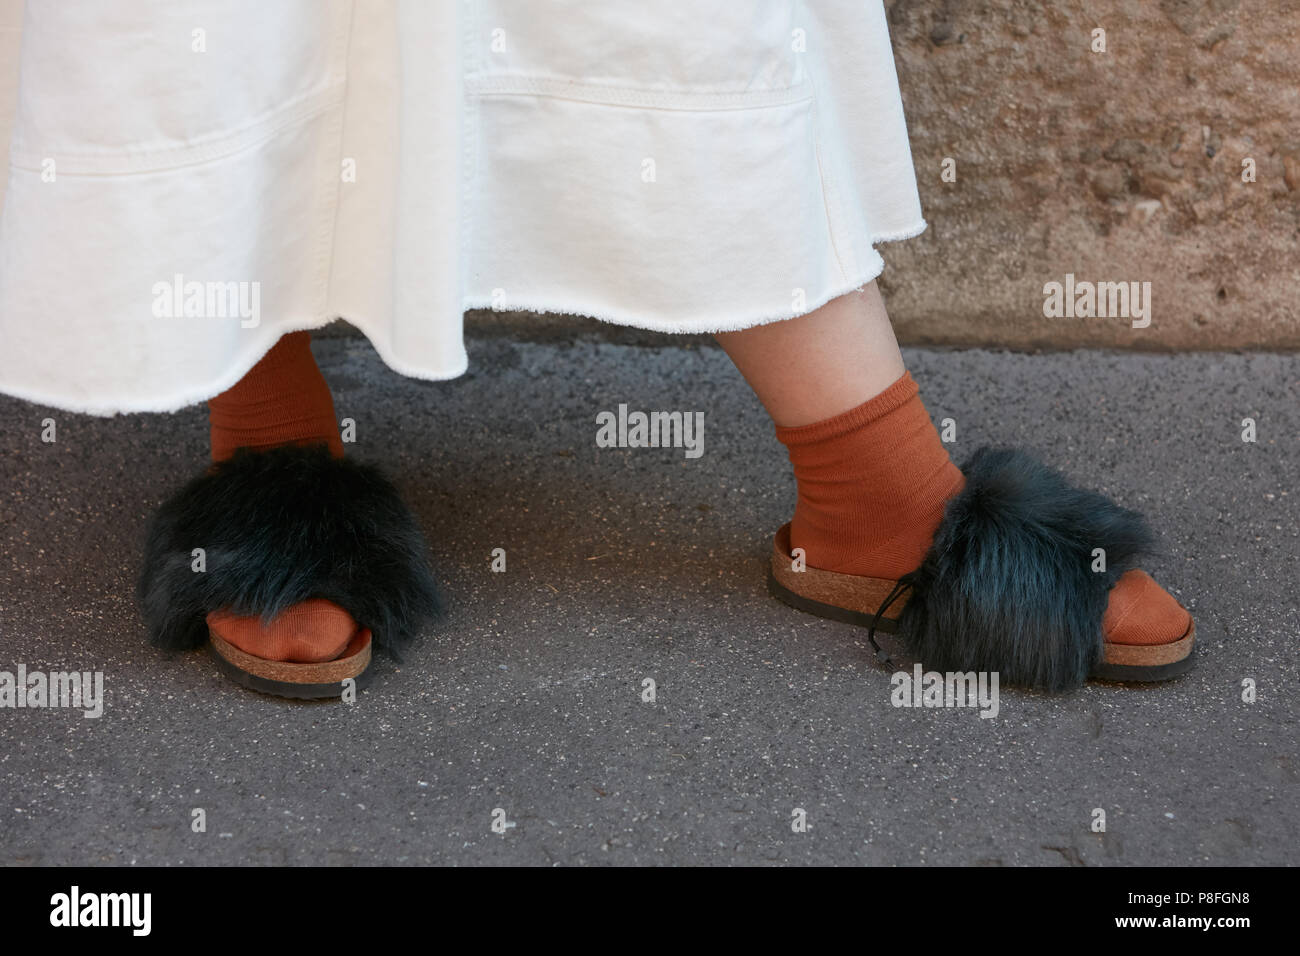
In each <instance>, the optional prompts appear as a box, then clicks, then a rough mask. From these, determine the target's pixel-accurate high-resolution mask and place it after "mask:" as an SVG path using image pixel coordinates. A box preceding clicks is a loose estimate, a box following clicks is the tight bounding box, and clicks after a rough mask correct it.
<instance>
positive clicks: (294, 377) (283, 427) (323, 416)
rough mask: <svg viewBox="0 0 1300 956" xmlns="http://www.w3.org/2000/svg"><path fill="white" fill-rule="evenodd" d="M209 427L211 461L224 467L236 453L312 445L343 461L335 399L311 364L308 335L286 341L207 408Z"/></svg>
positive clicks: (294, 334)
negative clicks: (318, 444)
mask: <svg viewBox="0 0 1300 956" xmlns="http://www.w3.org/2000/svg"><path fill="white" fill-rule="evenodd" d="M208 422H209V423H210V425H211V435H212V460H213V461H225V460H226V459H227V458H229V457H230V456H231V455H233V454H234V453H235V449H236V448H254V449H260V450H265V449H267V448H275V447H277V446H279V445H306V444H312V443H314V442H324V443H326V444H328V445H329V449H330V451H331V452H333V453H334V455H335V456H336V457H339V458H342V457H343V442H342V441H341V440H340V439H339V429H338V425H337V424H336V422H335V420H334V399H333V398H332V397H331V396H330V389H329V386H328V385H326V384H325V378H324V376H322V375H321V373H320V369H319V368H317V367H316V360H315V359H314V358H312V355H311V333H310V332H291V333H290V334H289V335H286V336H284V337H283V338H282V339H280V341H279V342H277V343H276V344H275V345H274V346H273V347H272V348H271V350H270V351H269V352H267V353H266V355H264V356H263V357H262V360H261V361H260V362H258V363H257V364H256V365H254V366H253V367H252V368H251V369H249V370H248V374H247V375H245V376H244V377H243V378H241V379H240V380H239V381H238V382H237V383H235V385H234V387H233V388H230V389H229V390H227V391H225V392H222V393H221V394H220V395H218V396H217V397H216V398H214V399H212V400H211V401H210V402H208Z"/></svg>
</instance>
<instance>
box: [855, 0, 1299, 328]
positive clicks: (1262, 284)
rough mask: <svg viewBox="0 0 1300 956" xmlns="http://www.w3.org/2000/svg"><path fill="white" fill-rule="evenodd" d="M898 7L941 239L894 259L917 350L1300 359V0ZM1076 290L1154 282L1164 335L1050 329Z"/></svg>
mask: <svg viewBox="0 0 1300 956" xmlns="http://www.w3.org/2000/svg"><path fill="white" fill-rule="evenodd" d="M886 6H887V8H888V10H889V21H890V28H891V32H892V38H893V43H894V50H895V59H896V62H897V66H898V71H899V81H900V83H901V86H902V90H903V100H904V104H905V107H906V110H907V118H908V125H909V129H910V132H911V138H912V148H913V153H914V158H915V161H916V167H917V175H918V178H919V180H920V186H921V199H922V203H923V206H924V209H925V214H926V218H927V220H928V221H929V223H930V228H929V230H927V232H926V233H925V234H924V235H923V236H921V237H920V238H918V239H914V240H910V241H908V242H904V243H895V244H890V245H887V246H884V247H882V249H881V251H882V254H883V255H884V256H885V259H886V262H887V263H888V266H887V268H886V271H885V274H884V276H883V277H882V280H881V284H882V287H883V288H884V290H885V292H886V296H887V300H888V302H889V305H890V310H891V313H892V314H893V317H894V321H895V325H896V326H897V328H898V331H899V335H900V337H901V338H902V339H904V340H905V341H908V342H913V343H919V342H931V343H948V344H985V345H1005V346H1009V347H1015V348H1024V347H1034V346H1053V347H1061V346H1114V347H1136V348H1148V349H1195V348H1234V347H1265V346H1280V347H1297V346H1300V0H1142V2H1139V0H1096V2H1088V3H1078V2H1070V3H1032V2H1027V0H969V2H962V0H892V2H888V3H887V4H886ZM1095 28H1101V29H1104V30H1105V46H1106V52H1104V53H1096V52H1093V50H1092V46H1093V44H1094V38H1093V35H1092V31H1093V30H1094V29H1095ZM948 157H950V158H951V159H953V160H954V161H955V169H956V180H955V181H954V182H944V181H943V179H942V176H941V173H942V168H943V161H944V159H945V158H948ZM1246 159H1251V160H1253V161H1254V176H1255V181H1254V182H1253V183H1250V182H1243V160H1246ZM1067 273H1073V274H1074V276H1075V277H1076V278H1077V279H1078V280H1086V281H1108V282H1118V281H1125V280H1127V281H1142V282H1150V283H1151V293H1152V300H1151V301H1152V310H1151V324H1150V326H1149V327H1147V328H1141V329H1135V328H1133V327H1132V322H1131V321H1127V320H1125V319H1122V318H1120V319H1111V318H1046V317H1045V316H1044V315H1043V303H1044V298H1045V297H1044V294H1043V287H1044V284H1045V283H1047V282H1051V281H1053V280H1055V281H1057V282H1061V283H1064V282H1065V276H1066V274H1067Z"/></svg>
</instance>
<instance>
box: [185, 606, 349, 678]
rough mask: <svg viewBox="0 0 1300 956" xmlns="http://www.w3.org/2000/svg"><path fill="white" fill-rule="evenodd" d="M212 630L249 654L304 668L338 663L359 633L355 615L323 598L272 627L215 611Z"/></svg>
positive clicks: (210, 623)
mask: <svg viewBox="0 0 1300 956" xmlns="http://www.w3.org/2000/svg"><path fill="white" fill-rule="evenodd" d="M208 627H210V628H212V630H213V631H215V632H216V633H217V634H218V635H219V636H220V637H222V638H223V639H224V640H226V641H227V642H229V643H231V644H234V645H235V646H236V647H237V648H239V649H240V650H241V651H243V652H244V653H246V654H252V655H253V656H254V657H261V658H263V659H264V660H268V661H296V662H298V663H301V664H315V663H318V662H320V661H332V660H334V659H336V658H337V657H338V656H339V655H341V654H342V653H343V651H344V650H345V649H346V648H347V646H348V642H349V641H351V640H352V636H353V635H354V634H356V632H357V622H356V621H354V620H353V619H352V615H351V614H349V613H348V612H347V611H345V610H343V608H341V607H339V606H338V605H337V604H335V603H334V602H333V601H326V600H324V599H323V598H312V599H311V600H309V601H303V602H302V603H300V604H295V605H294V606H293V607H291V608H289V609H288V610H287V611H285V612H284V613H283V614H281V615H280V616H279V617H277V618H275V620H273V621H271V622H270V623H269V624H263V623H262V620H261V618H259V617H257V616H256V615H253V616H251V617H244V616H242V615H238V614H231V613H230V612H229V611H213V612H212V613H211V614H209V615H208Z"/></svg>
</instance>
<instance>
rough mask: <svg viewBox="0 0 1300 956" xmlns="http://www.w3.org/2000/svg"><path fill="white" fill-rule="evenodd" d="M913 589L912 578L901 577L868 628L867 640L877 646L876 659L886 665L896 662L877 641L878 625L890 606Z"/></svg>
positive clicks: (874, 646)
mask: <svg viewBox="0 0 1300 956" xmlns="http://www.w3.org/2000/svg"><path fill="white" fill-rule="evenodd" d="M911 589H912V582H911V581H910V580H908V579H907V578H905V577H904V578H899V580H898V582H897V583H896V584H895V585H894V588H893V590H892V591H890V592H889V596H888V597H886V598H885V603H884V604H882V605H880V608H879V609H878V610H877V611H876V614H875V616H874V617H873V618H872V619H871V626H870V627H869V628H868V629H867V640H869V641H870V642H871V646H872V647H873V648H875V651H876V660H877V661H879V662H880V663H881V664H884V665H886V666H890V665H892V664H893V663H894V662H893V660H891V659H890V657H889V655H888V654H886V653H885V652H884V651H883V650H882V649H881V647H880V645H879V644H878V643H876V625H878V624H879V623H880V619H881V618H882V617H884V615H885V612H886V611H888V610H889V608H890V606H891V605H892V604H893V603H894V602H895V601H897V600H898V599H899V598H900V597H902V596H903V595H904V594H906V593H907V592H908V591H910V590H911Z"/></svg>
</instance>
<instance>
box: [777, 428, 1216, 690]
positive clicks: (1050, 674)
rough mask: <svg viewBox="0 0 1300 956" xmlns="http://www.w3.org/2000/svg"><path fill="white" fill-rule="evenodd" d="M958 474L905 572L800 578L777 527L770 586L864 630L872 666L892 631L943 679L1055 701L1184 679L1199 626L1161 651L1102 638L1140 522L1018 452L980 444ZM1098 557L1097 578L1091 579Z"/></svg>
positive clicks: (810, 573) (809, 572) (1141, 536)
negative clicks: (1111, 684) (1078, 691)
mask: <svg viewBox="0 0 1300 956" xmlns="http://www.w3.org/2000/svg"><path fill="white" fill-rule="evenodd" d="M962 471H963V472H964V473H965V475H966V485H965V487H964V488H963V489H962V491H961V492H960V493H959V494H958V495H957V496H956V497H954V498H953V499H952V500H951V501H950V502H948V505H947V507H946V509H945V511H944V517H943V522H942V523H941V524H940V526H939V530H938V532H937V533H936V534H935V538H934V542H933V544H932V545H931V546H930V550H929V552H928V553H927V554H926V557H925V560H924V562H923V563H922V565H921V567H920V568H918V569H917V570H915V571H913V572H912V573H911V574H907V575H904V576H903V577H902V578H900V579H899V580H897V581H890V580H884V579H878V578H869V577H863V576H858V575H848V574H837V573H835V572H831V571H821V570H818V569H815V568H805V569H802V570H796V569H795V566H794V565H793V564H792V561H791V553H790V547H789V530H788V526H786V527H784V528H782V529H781V531H780V532H778V533H777V536H776V540H775V541H774V542H773V552H772V559H771V565H770V574H769V578H768V585H769V589H770V590H771V592H772V593H773V595H775V596H776V597H777V598H779V599H780V600H782V601H784V602H785V603H787V604H790V605H791V606H793V607H796V608H798V609H799V610H803V611H808V612H810V613H812V614H817V615H819V616H822V617H829V618H833V619H835V620H840V621H846V622H849V623H853V624H860V625H862V626H865V627H868V628H870V630H869V631H868V635H867V636H868V638H869V639H870V641H871V644H872V646H873V647H875V649H876V653H877V656H878V657H880V658H882V659H885V660H887V658H886V657H885V655H884V653H883V651H881V649H880V647H879V645H878V644H877V643H876V639H875V632H876V631H877V630H879V631H891V632H895V633H897V634H898V636H899V637H900V638H901V639H902V640H903V642H904V644H905V645H906V647H907V649H908V651H909V653H911V654H912V655H914V656H915V657H916V659H917V660H919V661H922V662H923V663H924V664H925V666H926V667H928V668H931V669H934V670H939V671H961V672H963V673H964V672H968V671H977V672H979V671H987V672H993V671H996V672H998V674H999V679H1000V680H1002V681H1004V682H1006V683H1008V684H1018V685H1022V686H1027V687H1035V688H1040V689H1042V690H1048V691H1064V690H1069V689H1072V688H1075V687H1079V686H1080V685H1082V684H1083V683H1084V682H1085V681H1087V680H1089V679H1090V678H1091V679H1094V680H1109V681H1159V680H1168V679H1170V678H1173V677H1177V676H1179V675H1181V674H1183V673H1185V672H1186V671H1188V670H1190V669H1191V667H1192V663H1193V656H1192V655H1193V651H1194V650H1195V642H1196V627H1195V624H1192V625H1190V626H1189V628H1188V630H1187V633H1186V634H1184V635H1183V636H1182V637H1181V638H1180V639H1179V640H1177V641H1174V642H1172V643H1168V644H1157V645H1151V646H1137V645H1121V644H1111V643H1109V642H1107V641H1105V639H1104V637H1103V633H1102V617H1103V615H1104V614H1105V612H1106V604H1107V601H1108V600H1109V594H1110V589H1111V588H1112V587H1113V586H1114V585H1115V583H1116V582H1117V581H1118V580H1119V578H1120V576H1121V575H1123V574H1124V572H1125V571H1127V570H1129V569H1131V568H1132V567H1133V566H1134V563H1135V561H1136V559H1137V557H1138V556H1139V555H1140V554H1143V553H1147V552H1150V550H1151V547H1152V537H1151V533H1150V531H1149V529H1148V528H1147V524H1146V521H1145V520H1144V519H1143V518H1142V517H1141V516H1140V515H1138V514H1137V513H1135V512H1133V511H1129V510H1128V509H1125V508H1121V507H1120V506H1118V505H1116V504H1115V503H1114V502H1112V501H1110V500H1109V499H1108V498H1106V497H1105V496H1104V495H1101V494H1098V493H1096V492H1092V491H1085V490H1082V489H1080V488H1076V487H1074V486H1073V485H1071V484H1070V483H1069V482H1068V481H1066V479H1065V478H1064V477H1062V476H1061V475H1060V474H1059V473H1058V472H1056V471H1054V470H1052V469H1051V468H1048V467H1047V466H1046V465H1044V464H1042V463H1041V462H1039V461H1037V460H1035V459H1034V458H1032V457H1031V456H1029V455H1027V454H1025V453H1024V452H1022V451H1018V450H1014V449H990V448H982V449H980V450H979V451H977V452H976V453H975V454H974V455H973V456H972V457H971V459H970V460H969V461H968V462H967V463H966V465H965V466H964V467H963V468H962ZM1095 549H1101V550H1102V551H1103V552H1104V553H1105V570H1104V571H1096V572H1094V571H1093V570H1092V568H1093V565H1094V561H1095V557H1094V555H1095ZM895 609H898V610H895ZM891 610H893V611H894V614H892V615H891V614H890V612H891Z"/></svg>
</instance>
